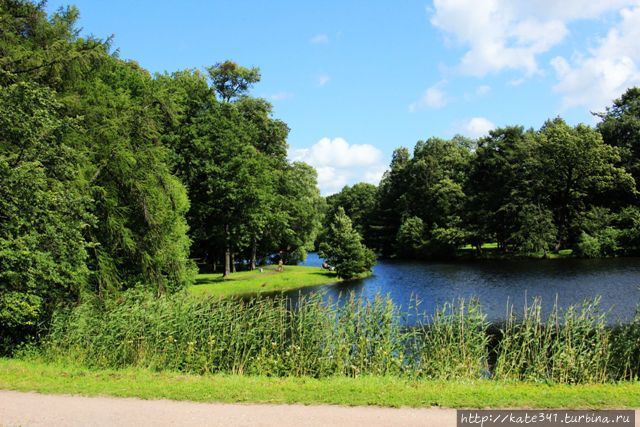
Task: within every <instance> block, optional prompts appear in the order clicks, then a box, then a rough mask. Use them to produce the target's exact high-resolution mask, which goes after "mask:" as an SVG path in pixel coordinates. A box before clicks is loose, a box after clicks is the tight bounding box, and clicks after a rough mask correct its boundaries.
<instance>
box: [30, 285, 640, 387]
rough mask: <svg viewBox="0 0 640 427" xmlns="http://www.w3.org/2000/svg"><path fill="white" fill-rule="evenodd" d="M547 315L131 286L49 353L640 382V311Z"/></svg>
mask: <svg viewBox="0 0 640 427" xmlns="http://www.w3.org/2000/svg"><path fill="white" fill-rule="evenodd" d="M416 306H417V305H416ZM416 310H417V309H416ZM541 313H542V304H541V302H540V301H539V300H535V301H534V302H533V304H531V305H529V306H527V307H525V309H524V312H523V313H522V315H521V316H516V315H515V314H514V313H513V310H511V311H510V313H509V316H507V320H506V322H505V324H504V325H503V326H502V327H501V329H500V331H499V332H498V333H495V332H489V331H491V330H492V329H491V328H489V324H488V323H487V321H486V319H485V316H484V315H483V313H482V310H481V307H480V304H479V303H478V302H477V301H473V300H472V301H464V300H460V301H457V302H455V303H451V304H445V305H444V306H443V307H441V308H439V309H438V310H436V312H435V313H431V314H426V313H423V314H420V315H416V318H415V319H412V323H413V324H414V326H411V327H407V326H406V325H405V323H406V316H407V314H406V313H401V312H400V311H399V310H398V308H397V307H396V306H395V305H394V304H393V302H392V301H391V299H390V298H389V297H384V296H377V297H375V298H373V299H371V300H366V299H364V298H363V297H362V296H356V295H354V294H351V295H349V296H346V297H345V298H343V299H341V300H340V301H332V300H329V301H327V300H326V299H325V298H324V297H323V295H319V294H315V295H313V296H309V297H300V299H299V300H298V301H297V303H296V305H295V306H292V303H291V301H288V300H287V299H285V298H284V297H270V298H266V297H262V298H261V297H257V298H253V299H250V300H241V299H240V300H238V299H215V298H208V299H203V298H196V297H193V296H189V295H187V294H182V293H181V294H176V295H171V296H164V297H160V298H156V297H154V296H152V295H149V294H147V293H143V292H137V291H129V292H125V293H123V294H122V295H120V296H118V297H117V298H115V299H111V300H108V301H104V302H101V301H98V300H95V299H91V300H87V301H85V302H84V303H82V304H81V305H79V306H77V307H75V308H73V309H70V310H66V311H58V312H57V313H56V314H55V316H54V320H53V324H52V327H51V329H50V331H49V334H48V335H47V338H46V339H45V340H44V341H43V343H42V346H41V354H42V356H43V357H44V358H45V359H47V360H57V359H67V360H69V359H71V360H73V361H74V362H75V363H80V364H82V365H84V366H88V367H95V368H116V369H118V368H125V367H143V368H150V369H153V370H158V371H160V370H169V371H179V372H187V373H196V374H208V373H230V374H246V375H266V376H278V377H283V376H297V377H303V376H309V377H316V378H321V377H329V376H348V377H358V376H365V375H369V376H370V375H374V376H404V377H409V378H414V379H420V378H427V379H441V380H451V379H456V380H460V379H478V378H489V377H493V378H496V379H501V380H517V381H539V382H540V381H544V382H554V383H603V382H610V381H620V380H635V379H637V378H638V372H639V368H640V317H639V318H638V319H636V321H634V322H632V323H630V324H628V325H623V326H618V327H615V328H609V327H607V326H606V313H603V312H601V311H600V310H599V308H598V300H594V301H591V302H585V303H584V304H582V305H579V306H572V307H569V308H567V309H564V310H560V309H559V308H558V307H557V304H556V306H555V307H554V309H553V310H552V311H551V314H549V315H548V316H547V317H546V318H543V316H542V314H541ZM403 319H404V320H405V321H403ZM490 356H491V359H492V362H491V363H489V359H490Z"/></svg>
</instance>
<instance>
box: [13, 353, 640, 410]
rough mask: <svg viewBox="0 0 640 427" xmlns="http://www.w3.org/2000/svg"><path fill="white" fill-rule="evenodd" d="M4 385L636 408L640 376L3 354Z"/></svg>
mask: <svg viewBox="0 0 640 427" xmlns="http://www.w3.org/2000/svg"><path fill="white" fill-rule="evenodd" d="M0 389H6V390H20V391H36V392H41V393H54V394H55V393H64V394H79V395H86V396H96V395H109V396H120V397H139V398H143V399H173V400H191V401H198V402H256V403H302V404H336V405H378V406H392V407H398V406H411V407H429V406H441V407H450V408H463V407H464V408H575V409H577V408H585V409H586V408H588V409H599V408H638V407H640V384H638V383H621V384H604V385H547V384H534V383H504V382H497V381H488V380H480V381H468V382H443V381H410V380H404V379H399V378H393V377H362V378H355V379H354V378H344V377H336V378H327V379H313V378H294V377H289V378H268V377H251V376H238V375H210V376H198V375H182V374H178V373H168V372H164V373H154V372H150V371H147V370H142V369H127V370H121V371H114V370H105V371H94V370H89V369H85V368H78V367H72V366H62V365H55V364H44V363H41V362H35V361H23V360H13V359H0Z"/></svg>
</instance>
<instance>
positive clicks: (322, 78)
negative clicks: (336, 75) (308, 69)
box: [318, 73, 331, 86]
mask: <svg viewBox="0 0 640 427" xmlns="http://www.w3.org/2000/svg"><path fill="white" fill-rule="evenodd" d="M329 80H331V77H329V75H328V74H325V73H322V74H320V75H319V76H318V85H319V86H324V85H326V84H327V83H329Z"/></svg>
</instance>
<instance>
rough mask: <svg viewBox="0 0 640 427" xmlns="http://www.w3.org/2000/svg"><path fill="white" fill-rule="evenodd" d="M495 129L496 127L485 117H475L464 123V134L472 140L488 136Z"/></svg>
mask: <svg viewBox="0 0 640 427" xmlns="http://www.w3.org/2000/svg"><path fill="white" fill-rule="evenodd" d="M495 127H496V125H494V124H493V123H492V122H491V121H489V120H487V119H486V118H484V117H473V118H471V119H470V120H468V121H467V122H466V123H464V125H463V126H462V132H463V133H464V134H465V135H466V136H468V137H470V138H480V137H482V136H485V135H487V134H488V133H489V131H490V130H492V129H495Z"/></svg>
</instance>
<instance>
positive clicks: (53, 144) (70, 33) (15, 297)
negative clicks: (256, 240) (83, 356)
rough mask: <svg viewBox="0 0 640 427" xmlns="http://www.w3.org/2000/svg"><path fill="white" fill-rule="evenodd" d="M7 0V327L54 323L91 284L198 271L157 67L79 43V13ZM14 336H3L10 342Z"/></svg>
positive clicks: (1, 92) (2, 283)
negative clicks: (59, 308)
mask: <svg viewBox="0 0 640 427" xmlns="http://www.w3.org/2000/svg"><path fill="white" fill-rule="evenodd" d="M43 7H44V5H43V4H38V5H36V4H33V3H31V2H26V1H15V0H7V1H3V2H0V21H1V22H2V31H1V32H0V52H1V53H2V54H1V55H0V58H1V59H0V129H2V134H0V193H1V196H2V197H1V198H0V333H1V335H2V337H3V340H8V341H17V340H19V339H24V338H25V337H27V335H30V334H31V335H33V334H34V333H35V332H36V331H37V328H36V326H38V327H41V326H44V327H46V324H47V319H48V317H49V315H50V313H51V311H52V310H53V307H54V306H56V305H58V304H63V303H75V302H77V301H78V299H79V297H80V295H81V294H82V293H83V292H85V291H95V292H97V293H98V294H100V295H105V293H106V292H112V291H118V290H121V289H126V288H127V287H130V286H132V285H134V284H136V283H141V284H144V285H145V286H147V287H149V288H152V289H154V290H155V291H156V292H158V293H162V292H165V291H169V290H175V289H178V288H180V287H182V286H184V285H185V284H187V283H189V281H190V278H191V277H192V271H193V269H192V268H191V263H190V261H189V260H188V254H189V244H190V242H189V239H188V237H187V235H186V231H187V224H186V221H185V218H184V215H185V213H186V211H187V209H188V206H189V204H188V200H187V198H186V193H185V190H184V187H183V186H182V184H181V183H180V182H179V181H178V180H177V179H176V178H175V177H174V176H173V175H172V174H171V172H170V169H169V166H168V164H167V162H168V160H169V157H168V154H169V152H168V151H167V150H166V149H165V148H164V147H163V146H162V145H161V144H159V136H160V134H161V133H162V132H163V122H162V120H161V118H162V116H163V111H162V109H161V106H160V105H159V103H158V102H156V100H155V96H154V92H153V90H152V89H153V88H152V83H153V80H152V78H151V76H150V75H149V74H148V73H147V72H146V71H144V70H142V69H140V67H138V66H137V65H136V64H135V63H127V62H124V61H120V60H118V59H117V58H115V57H113V56H111V55H110V54H109V53H108V50H109V46H108V42H102V41H100V40H96V39H87V40H85V39H81V38H79V37H78V31H77V29H76V27H75V22H76V20H77V17H78V11H77V10H76V9H75V8H68V9H65V10H61V11H60V12H58V13H56V14H53V15H52V16H51V17H47V15H46V13H45V12H44V10H43ZM5 344H6V343H5Z"/></svg>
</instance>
